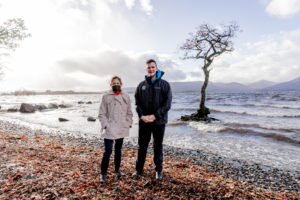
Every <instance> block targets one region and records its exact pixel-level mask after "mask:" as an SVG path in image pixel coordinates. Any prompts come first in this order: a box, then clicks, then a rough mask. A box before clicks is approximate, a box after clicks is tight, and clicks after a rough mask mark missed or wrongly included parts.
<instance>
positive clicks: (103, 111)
mask: <svg viewBox="0 0 300 200" xmlns="http://www.w3.org/2000/svg"><path fill="white" fill-rule="evenodd" d="M98 118H99V121H100V122H101V127H102V129H105V128H106V127H107V103H106V100H105V95H103V97H102V101H101V104H100V108H99V115H98Z"/></svg>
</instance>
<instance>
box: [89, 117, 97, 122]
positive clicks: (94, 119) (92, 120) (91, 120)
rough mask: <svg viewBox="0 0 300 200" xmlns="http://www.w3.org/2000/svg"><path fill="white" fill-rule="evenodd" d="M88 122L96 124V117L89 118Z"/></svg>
mask: <svg viewBox="0 0 300 200" xmlns="http://www.w3.org/2000/svg"><path fill="white" fill-rule="evenodd" d="M87 120H88V121H90V122H94V121H96V118H94V117H88V118H87Z"/></svg>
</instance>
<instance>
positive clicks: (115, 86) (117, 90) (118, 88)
mask: <svg viewBox="0 0 300 200" xmlns="http://www.w3.org/2000/svg"><path fill="white" fill-rule="evenodd" d="M112 90H113V91H114V92H119V91H120V90H121V86H120V85H114V86H112Z"/></svg>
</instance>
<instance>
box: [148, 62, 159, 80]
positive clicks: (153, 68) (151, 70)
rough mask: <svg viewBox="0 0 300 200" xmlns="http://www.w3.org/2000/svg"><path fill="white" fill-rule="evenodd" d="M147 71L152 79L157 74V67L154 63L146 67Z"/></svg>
mask: <svg viewBox="0 0 300 200" xmlns="http://www.w3.org/2000/svg"><path fill="white" fill-rule="evenodd" d="M146 71H147V73H148V75H149V76H150V77H152V76H155V75H156V72H157V66H156V64H155V63H154V62H151V63H149V64H147V65H146Z"/></svg>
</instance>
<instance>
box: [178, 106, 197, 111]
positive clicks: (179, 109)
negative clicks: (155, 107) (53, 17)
mask: <svg viewBox="0 0 300 200" xmlns="http://www.w3.org/2000/svg"><path fill="white" fill-rule="evenodd" d="M198 109H199V108H198V107H197V108H196V107H194V108H172V110H176V111H182V110H192V111H196V110H198Z"/></svg>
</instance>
